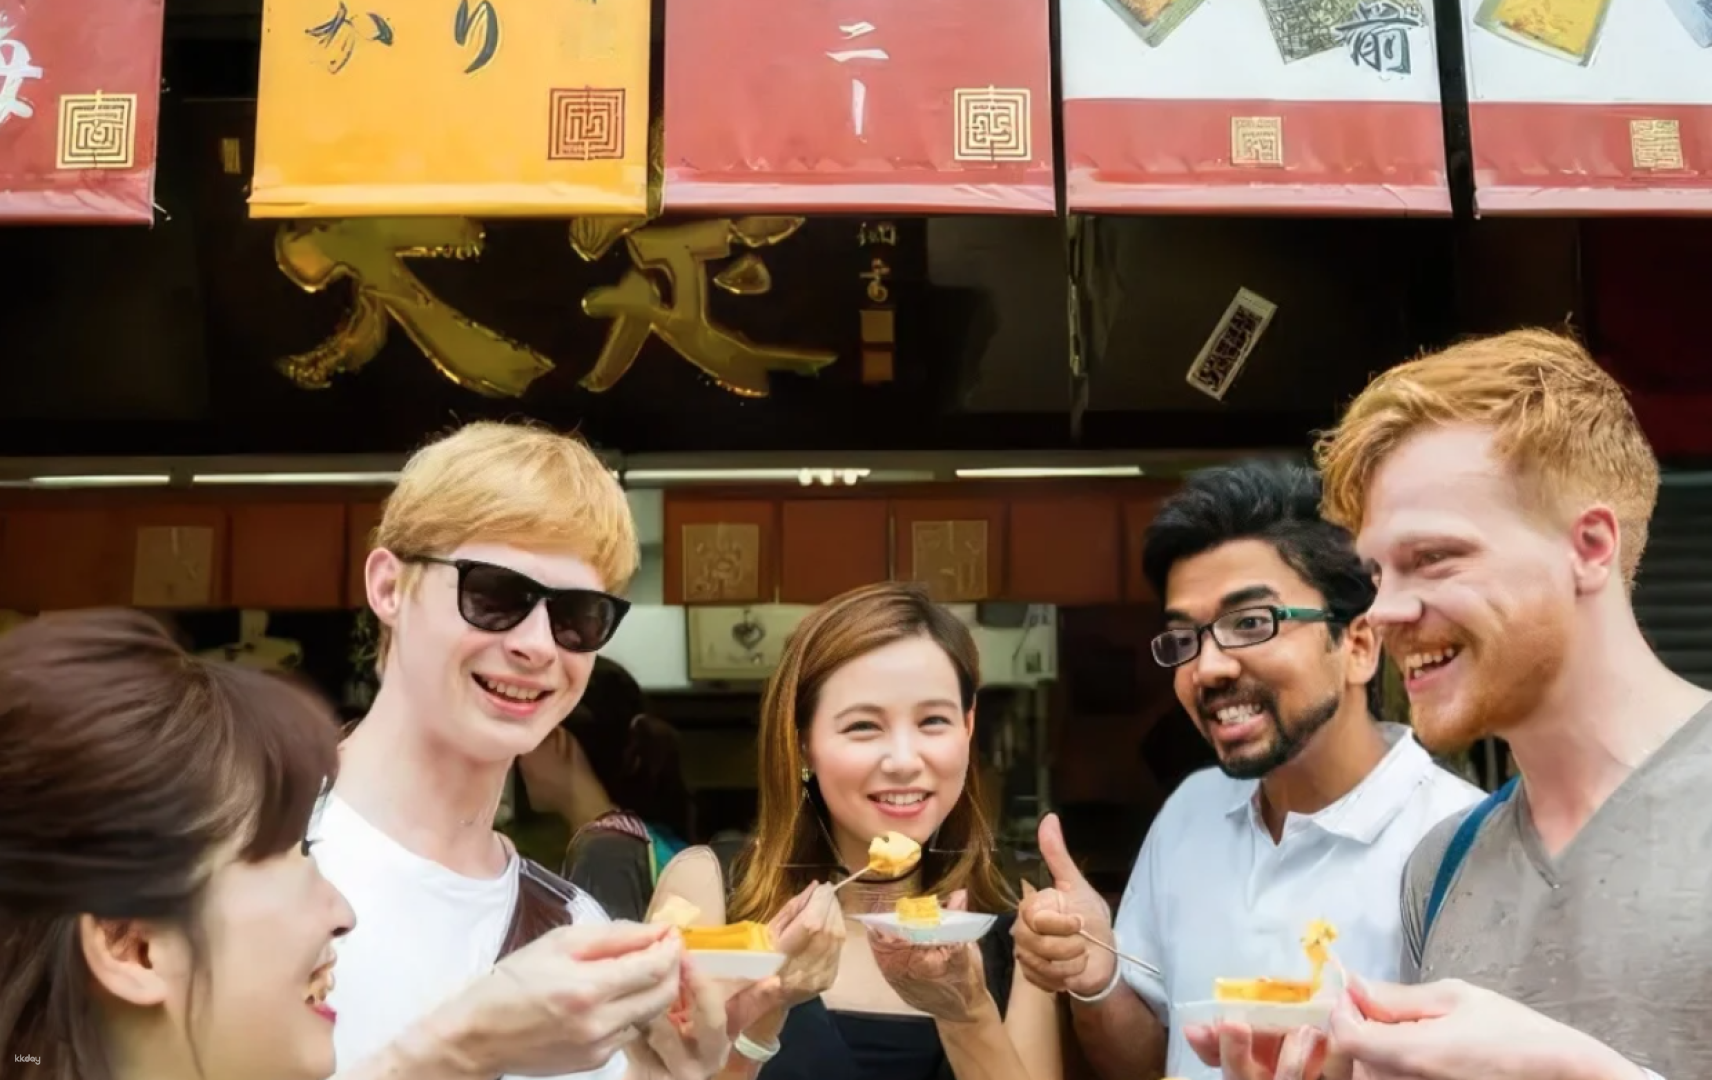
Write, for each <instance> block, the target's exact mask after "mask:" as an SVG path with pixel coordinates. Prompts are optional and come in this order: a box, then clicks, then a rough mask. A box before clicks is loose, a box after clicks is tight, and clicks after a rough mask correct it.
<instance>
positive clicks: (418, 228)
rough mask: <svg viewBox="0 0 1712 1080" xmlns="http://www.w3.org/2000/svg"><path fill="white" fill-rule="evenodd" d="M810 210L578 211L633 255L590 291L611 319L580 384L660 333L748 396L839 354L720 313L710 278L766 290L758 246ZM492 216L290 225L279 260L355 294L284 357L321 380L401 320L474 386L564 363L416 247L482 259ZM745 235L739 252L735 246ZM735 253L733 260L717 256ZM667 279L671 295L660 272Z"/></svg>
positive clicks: (582, 242)
mask: <svg viewBox="0 0 1712 1080" xmlns="http://www.w3.org/2000/svg"><path fill="white" fill-rule="evenodd" d="M801 226H802V219H800V218H779V217H749V218H737V219H717V220H711V221H692V222H683V223H663V222H650V221H648V220H647V219H645V218H637V217H620V216H614V217H594V218H580V219H577V220H576V221H574V222H572V224H571V226H570V246H571V247H572V249H573V250H575V251H576V253H577V254H578V255H580V256H581V257H582V258H584V259H585V260H588V261H595V260H599V259H600V258H601V257H602V256H604V255H605V254H606V253H607V252H608V251H609V250H611V249H612V247H613V246H614V245H616V244H617V243H618V242H619V241H620V240H622V241H623V242H624V244H625V249H626V251H627V253H628V255H629V261H630V265H629V267H628V269H626V270H625V271H624V273H623V275H622V276H621V277H620V278H619V279H618V281H617V282H616V283H615V284H612V285H602V286H597V287H595V288H593V289H590V290H589V291H588V292H587V293H586V294H585V295H584V296H583V298H582V301H581V308H582V311H583V312H584V313H586V315H587V316H589V317H592V318H596V319H601V320H607V321H609V322H610V326H609V327H608V330H607V335H606V341H605V344H604V345H603V347H602V348H601V350H600V353H599V355H598V357H597V358H596V359H595V362H594V365H593V367H592V369H591V370H590V371H589V373H588V374H587V375H586V376H584V378H583V380H582V385H583V386H584V388H585V389H588V390H591V391H596V392H600V391H605V390H610V389H612V387H614V386H615V385H617V383H618V382H619V380H620V379H622V378H623V377H624V375H625V374H626V373H627V372H628V371H629V370H630V368H631V367H632V365H634V363H635V362H636V359H637V357H638V356H639V355H640V353H641V351H642V348H643V346H644V345H646V344H647V342H648V339H649V338H650V337H658V338H659V339H660V340H661V341H662V342H664V343H665V344H666V345H668V346H670V347H671V348H672V350H673V351H675V352H676V353H677V354H678V355H679V356H681V357H683V358H684V359H685V360H687V361H688V362H689V363H691V364H693V365H694V366H695V367H697V368H698V369H700V370H701V371H702V372H703V373H704V374H706V375H707V376H708V377H709V378H710V379H712V380H713V381H714V382H715V383H716V384H717V385H719V386H720V387H723V388H724V389H726V390H728V391H730V392H732V393H734V394H739V395H742V396H746V397H761V396H764V395H766V394H767V393H768V390H769V375H770V374H771V373H772V372H792V373H796V374H801V375H812V374H815V373H816V372H818V371H820V370H821V369H822V368H824V367H825V366H826V365H828V364H831V363H832V362H833V361H834V360H836V359H837V354H836V353H835V352H832V351H830V350H825V349H807V348H797V347H790V346H776V345H765V344H758V343H756V342H753V341H751V340H749V339H748V338H747V337H745V336H744V335H743V334H741V333H739V332H738V331H736V330H733V329H730V328H728V327H725V326H723V325H721V324H720V323H719V322H717V321H716V320H715V319H714V317H713V314H712V308H711V303H710V301H711V299H712V293H711V290H710V288H709V285H710V283H711V284H712V285H713V286H715V287H718V288H720V289H723V290H724V291H726V292H729V293H732V294H734V295H738V296H752V295H757V294H761V293H765V292H767V291H768V290H769V289H770V288H771V286H772V277H771V274H770V272H769V271H768V270H767V266H766V263H765V262H764V261H763V260H762V258H761V256H760V252H759V249H762V248H765V247H768V246H770V245H773V244H777V243H780V242H782V241H784V240H785V239H787V238H788V237H790V236H791V235H792V234H793V233H795V232H796V231H797V230H798V229H799V228H801ZM483 239H484V237H483V230H482V227H481V226H480V225H479V224H477V223H476V222H474V221H471V220H469V219H467V218H352V219H345V220H339V221H312V222H303V223H294V224H291V225H286V226H282V227H281V228H280V230H279V232H278V235H277V238H276V241H275V254H276V256H277V259H278V263H279V267H280V270H281V271H282V272H283V273H284V274H285V276H286V277H287V278H289V279H290V280H291V281H292V282H294V283H295V284H297V285H298V286H299V287H300V288H302V289H304V290H305V291H309V292H319V291H321V290H323V289H326V288H328V287H329V286H331V285H333V284H335V283H337V282H340V281H349V282H350V284H351V288H352V300H351V307H350V309H349V311H348V312H347V313H346V315H345V317H344V318H343V319H342V320H341V321H340V323H339V325H338V326H337V327H336V328H335V329H334V331H333V332H332V334H331V335H329V336H328V337H327V338H326V339H325V340H323V341H322V342H321V343H320V344H318V345H316V346H315V347H314V348H313V349H310V350H309V351H308V352H305V353H301V354H299V355H295V356H290V357H287V358H285V359H283V360H281V361H280V362H279V364H278V367H279V370H280V371H281V373H282V374H284V375H285V376H286V377H287V378H288V379H290V380H291V381H292V382H293V383H295V384H296V385H298V386H300V387H302V388H304V389H324V388H326V387H328V386H330V385H332V382H333V379H334V377H335V376H337V375H340V374H351V373H355V372H357V371H359V370H361V368H362V367H363V366H364V365H366V364H367V363H369V362H370V361H371V360H373V359H374V358H375V356H377V355H378V354H379V353H380V350H381V349H382V348H383V347H384V346H385V344H386V342H387V338H388V333H389V328H390V326H391V324H392V323H394V322H396V323H397V324H398V325H399V326H400V327H401V328H403V330H404V332H405V333H406V335H407V336H408V337H409V338H410V339H411V341H413V342H414V343H415V344H416V346H417V347H418V348H419V349H420V350H421V351H422V353H423V355H424V356H426V357H427V358H428V359H429V361H430V362H431V363H433V365H434V366H435V367H436V368H438V369H439V371H440V372H441V373H442V374H444V375H445V376H446V377H447V378H449V379H451V380H452V381H453V382H455V383H457V384H458V385H459V386H462V387H464V388H466V389H468V390H472V391H475V392H476V393H480V394H483V395H486V396H489V397H519V396H522V395H523V394H524V393H525V392H526V391H527V390H528V389H529V387H530V386H531V385H532V384H533V383H534V382H535V381H536V380H538V379H539V378H540V377H541V376H543V375H545V374H547V373H548V372H550V371H552V370H554V363H553V361H552V360H549V359H548V358H547V357H546V356H544V355H542V354H541V353H539V352H537V351H536V350H534V349H532V348H530V347H529V346H527V345H523V344H520V343H518V342H515V341H512V340H511V339H509V338H507V337H506V336H505V335H504V334H502V333H500V332H498V331H496V330H493V329H491V328H489V327H486V326H483V325H481V324H480V323H477V322H476V321H474V320H473V319H470V318H469V317H468V316H466V315H464V314H463V313H462V312H460V311H458V310H457V309H456V308H454V307H453V306H451V305H450V304H448V303H446V302H445V301H444V300H442V299H440V298H439V297H438V296H436V295H435V294H434V293H433V291H432V290H430V289H429V288H428V287H427V286H426V285H425V284H424V283H423V282H422V280H421V279H420V278H418V277H417V276H416V275H415V274H413V273H412V272H411V271H410V268H409V266H408V264H407V260H410V259H419V258H459V259H469V258H475V257H476V256H478V255H480V254H481V251H482V246H483ZM737 248H744V249H747V250H745V251H744V252H743V253H742V254H740V255H738V257H737V258H735V259H731V258H730V257H731V256H732V254H733V253H734V250H735V249H737ZM727 259H730V261H729V263H728V264H727V265H725V266H724V267H723V268H721V269H718V270H715V269H713V265H712V264H714V263H718V262H721V261H723V260H727ZM661 284H664V285H665V286H666V288H667V289H668V290H669V294H670V297H671V299H670V301H669V302H668V301H666V300H665V299H663V297H662V294H661V290H660V285H661Z"/></svg>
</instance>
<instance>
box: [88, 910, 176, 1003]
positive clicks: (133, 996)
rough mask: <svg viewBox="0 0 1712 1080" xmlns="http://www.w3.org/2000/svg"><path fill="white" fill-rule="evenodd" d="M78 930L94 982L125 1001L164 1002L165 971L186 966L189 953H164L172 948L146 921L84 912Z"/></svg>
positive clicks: (166, 980)
mask: <svg viewBox="0 0 1712 1080" xmlns="http://www.w3.org/2000/svg"><path fill="white" fill-rule="evenodd" d="M77 934H78V943H79V945H80V946H81V947H82V950H83V962H84V963H85V964H87V965H89V974H90V976H91V977H92V978H93V979H94V980H95V984H96V985H97V986H99V987H101V989H103V990H105V991H106V992H107V993H108V994H110V995H112V996H113V997H115V998H117V999H118V1000H120V1001H122V1002H124V1003H125V1004H127V1005H133V1006H136V1007H137V1008H145V1009H146V1008H154V1007H156V1006H159V1005H164V1004H165V1003H166V1002H167V1000H168V997H169V994H170V986H169V983H168V979H167V978H166V977H165V975H166V973H167V972H168V971H170V970H171V969H173V968H175V967H186V968H187V969H188V961H189V957H188V956H184V957H170V956H168V955H166V954H168V953H170V952H173V951H175V950H173V949H172V947H171V946H170V945H169V944H168V943H167V942H166V941H165V940H164V937H165V935H164V934H163V933H162V932H161V931H160V930H159V929H157V928H154V927H152V926H150V925H149V924H147V923H143V922H138V921H135V920H131V921H124V922H116V921H112V920H107V919H97V918H95V916H93V915H83V916H81V917H79V919H78V920H77ZM176 951H182V950H176ZM163 968H164V969H166V970H165V971H163V970H162V969H163Z"/></svg>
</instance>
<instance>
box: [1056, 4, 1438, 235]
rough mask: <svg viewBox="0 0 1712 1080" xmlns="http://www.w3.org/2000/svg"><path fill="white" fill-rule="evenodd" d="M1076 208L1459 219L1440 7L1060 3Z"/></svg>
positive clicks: (1072, 201) (1071, 190)
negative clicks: (1449, 161) (1453, 212)
mask: <svg viewBox="0 0 1712 1080" xmlns="http://www.w3.org/2000/svg"><path fill="white" fill-rule="evenodd" d="M1058 5H1059V13H1060V24H1061V53H1060V60H1061V70H1062V79H1063V85H1064V153H1065V155H1066V157H1067V159H1068V160H1067V162H1066V165H1067V175H1068V193H1069V203H1070V208H1071V209H1072V210H1084V211H1109V210H1119V211H1122V210H1160V211H1173V210H1174V211H1204V212H1214V213H1217V212H1231V211H1253V212H1302V213H1327V212H1348V213H1368V214H1448V213H1449V212H1450V192H1449V188H1448V186H1447V183H1446V180H1445V157H1444V128H1443V123H1444V121H1443V110H1442V108H1441V106H1440V102H1439V71H1438V61H1437V59H1436V55H1435V50H1434V36H1433V35H1434V31H1433V26H1432V10H1433V8H1432V4H1431V3H1430V0H1058Z"/></svg>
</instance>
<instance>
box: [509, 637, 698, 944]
mask: <svg viewBox="0 0 1712 1080" xmlns="http://www.w3.org/2000/svg"><path fill="white" fill-rule="evenodd" d="M644 708H645V702H644V700H643V696H642V688H641V687H640V686H638V685H637V683H636V680H635V678H633V677H632V676H631V674H630V673H629V672H628V671H626V670H625V669H624V668H623V667H622V666H620V665H619V664H617V663H615V662H613V661H611V660H608V659H606V658H605V657H596V658H595V664H594V673H593V674H592V675H591V676H590V677H589V686H588V690H587V691H586V692H585V693H584V694H583V700H582V703H581V704H579V705H578V706H577V707H576V708H575V709H573V710H571V715H570V716H568V717H566V718H565V721H564V723H562V724H560V725H559V727H558V728H557V729H556V730H555V731H553V732H552V733H550V734H549V735H548V736H547V738H545V739H543V740H542V741H541V745H540V746H538V747H536V748H535V749H534V750H533V751H531V752H530V753H527V754H524V755H523V756H522V757H521V758H519V759H518V762H517V765H518V771H519V773H520V775H521V777H522V779H523V784H522V798H521V799H519V800H518V801H519V803H520V804H525V805H527V806H528V807H529V808H530V810H532V811H535V812H536V813H542V812H545V813H547V814H550V815H551V821H552V822H553V823H554V825H556V826H557V829H556V831H558V832H559V835H560V836H561V837H562V836H564V835H566V834H568V835H569V837H570V839H569V841H568V842H561V844H560V845H559V848H558V850H559V851H560V852H562V853H563V869H562V870H561V873H562V874H563V875H564V876H565V878H566V879H567V880H568V881H570V882H571V884H573V885H576V886H577V887H578V888H581V889H584V890H586V891H587V892H588V893H589V895H591V896H593V897H594V898H595V899H596V900H598V901H600V904H601V906H602V907H603V908H605V909H606V912H607V914H609V915H611V916H613V917H614V918H619V919H630V920H632V921H637V922H639V921H641V920H642V918H643V917H644V915H645V914H646V913H647V911H648V904H649V901H650V900H652V899H653V896H654V886H655V884H656V883H657V882H658V881H659V879H660V871H661V870H663V869H664V868H665V867H666V865H667V864H668V863H669V862H671V860H672V858H673V857H674V856H675V855H677V853H678V852H680V851H682V850H683V849H684V848H685V846H686V840H687V838H688V837H689V836H690V834H691V827H690V816H691V805H690V793H689V789H688V787H686V786H685V784H684V777H683V768H682V765H681V763H680V758H679V754H678V733H677V731H676V730H674V729H673V728H672V726H671V725H670V724H668V723H666V722H665V721H664V720H660V719H658V718H657V717H653V716H649V715H647V714H646V713H645V712H644V711H643V710H644ZM523 828H525V829H527V828H528V826H527V825H524V826H523ZM549 828H552V826H549ZM543 831H545V830H543Z"/></svg>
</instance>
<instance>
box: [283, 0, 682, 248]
mask: <svg viewBox="0 0 1712 1080" xmlns="http://www.w3.org/2000/svg"><path fill="white" fill-rule="evenodd" d="M648 6H649V0H598V2H596V0H266V4H265V7H264V9H263V16H262V20H263V22H262V56H261V89H260V92H259V94H258V100H257V103H256V113H257V116H256V172H255V182H254V183H253V184H252V185H251V194H250V215H251V216H252V217H258V218H327V217H361V216H369V215H393V216H397V215H406V216H413V215H468V216H472V217H569V216H574V215H585V214H643V213H645V212H646V211H647V184H648V37H649V9H648Z"/></svg>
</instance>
